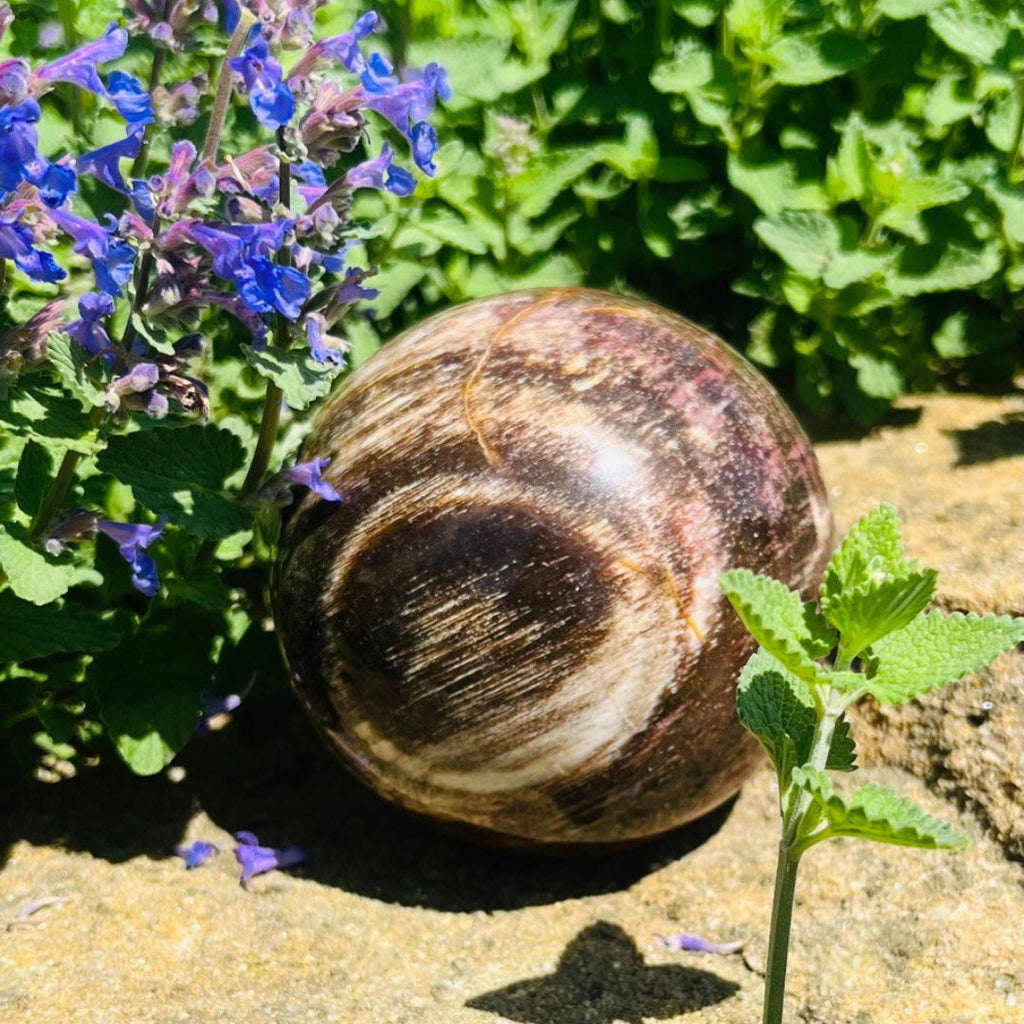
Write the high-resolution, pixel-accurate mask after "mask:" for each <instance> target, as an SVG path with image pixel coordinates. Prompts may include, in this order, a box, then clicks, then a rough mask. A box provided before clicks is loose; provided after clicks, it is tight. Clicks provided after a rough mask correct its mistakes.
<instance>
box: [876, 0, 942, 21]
mask: <svg viewBox="0 0 1024 1024" xmlns="http://www.w3.org/2000/svg"><path fill="white" fill-rule="evenodd" d="M937 2H938V0H878V3H877V4H876V5H875V10H877V11H878V13H879V14H884V15H885V16H886V17H887V18H892V19H893V20H894V21H903V20H904V19H906V18H919V17H921V15H922V14H927V13H928V12H929V11H931V10H934V9H935V5H936V3H937Z"/></svg>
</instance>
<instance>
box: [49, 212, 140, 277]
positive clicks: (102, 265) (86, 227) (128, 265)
mask: <svg viewBox="0 0 1024 1024" xmlns="http://www.w3.org/2000/svg"><path fill="white" fill-rule="evenodd" d="M53 219H54V220H55V221H56V222H57V223H58V224H59V225H60V227H61V230H62V231H64V233H65V234H67V235H70V236H71V237H72V238H73V239H74V242H75V244H74V246H73V248H74V251H75V252H76V253H78V254H79V255H80V256H88V258H89V259H90V260H91V261H92V268H93V272H94V273H95V275H96V285H97V287H98V288H99V290H100V291H102V292H106V293H107V294H108V295H117V296H120V295H121V293H122V289H123V288H124V286H125V285H126V284H127V283H128V282H129V280H131V276H132V266H133V265H134V263H135V256H136V252H135V249H133V248H132V246H130V245H126V244H124V243H123V242H118V241H116V240H115V239H114V237H113V229H107V228H104V227H101V226H100V225H99V224H96V223H94V222H93V221H91V220H83V219H82V218H81V217H76V216H75V215H74V214H73V213H68V212H67V211H66V210H54V211H53Z"/></svg>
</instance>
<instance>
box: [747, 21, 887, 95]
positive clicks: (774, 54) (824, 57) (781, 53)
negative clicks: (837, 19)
mask: <svg viewBox="0 0 1024 1024" xmlns="http://www.w3.org/2000/svg"><path fill="white" fill-rule="evenodd" d="M869 56H870V53H869V51H868V48H867V45H866V44H865V43H863V42H862V41H861V40H860V39H857V38H855V37H853V36H844V35H839V34H838V33H835V32H825V33H819V32H816V31H812V32H801V33H793V34H792V35H785V36H783V37H782V38H781V39H778V40H777V41H776V42H774V43H773V44H772V45H771V46H770V47H769V48H768V49H767V50H765V52H764V54H763V57H764V61H765V63H766V64H768V66H769V67H771V68H772V69H773V71H772V77H773V78H774V79H775V81H777V82H780V83H781V84H783V85H814V84H816V83H818V82H827V81H828V80H829V79H831V78H838V77H839V76H840V75H844V74H846V72H847V71H852V70H853V69H854V68H858V67H860V66H861V65H862V64H864V63H865V62H866V61H867V59H868V57H869Z"/></svg>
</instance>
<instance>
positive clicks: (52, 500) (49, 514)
mask: <svg viewBox="0 0 1024 1024" xmlns="http://www.w3.org/2000/svg"><path fill="white" fill-rule="evenodd" d="M81 458H82V453H81V452H74V451H71V450H70V449H68V451H66V452H65V453H64V458H63V459H61V463H60V468H59V469H58V470H57V475H56V476H55V477H54V478H53V479H52V480H51V481H50V486H49V487H47V489H46V493H45V494H44V495H43V498H42V501H40V502H39V508H38V509H36V514H35V516H33V518H32V525H31V526H30V527H29V530H28V539H29V540H30V541H32V542H35V541H37V540H39V538H40V537H42V535H43V534H44V533H45V532H46V528H47V527H48V526H49V525H50V522H51V520H52V519H53V517H54V516H55V515H56V514H57V510H58V509H59V508H60V506H61V502H62V501H63V500H64V495H65V494H66V493H67V490H68V488H69V487H70V486H71V481H72V480H74V478H75V470H76V469H77V468H78V463H79V461H80V460H81Z"/></svg>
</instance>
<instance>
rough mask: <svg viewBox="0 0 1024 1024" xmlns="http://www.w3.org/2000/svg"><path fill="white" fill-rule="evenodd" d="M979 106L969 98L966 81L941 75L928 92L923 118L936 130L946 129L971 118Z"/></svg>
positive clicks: (953, 76) (971, 97) (968, 88)
mask: <svg viewBox="0 0 1024 1024" xmlns="http://www.w3.org/2000/svg"><path fill="white" fill-rule="evenodd" d="M979 108H980V104H979V103H978V101H977V100H976V99H975V98H974V97H973V96H971V94H970V86H969V83H968V82H967V80H966V79H963V78H959V77H958V76H956V75H943V77H942V78H940V79H939V80H938V81H937V82H936V83H935V85H934V86H932V88H931V89H930V90H929V92H928V98H927V99H926V100H925V104H924V118H925V120H926V121H927V122H928V123H929V124H931V125H934V126H935V127H936V128H948V127H949V126H950V125H953V124H956V123H957V122H958V121H964V120H966V119H967V118H969V117H973V116H974V115H975V114H976V113H977V111H978V109H979Z"/></svg>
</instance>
